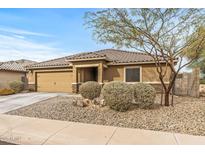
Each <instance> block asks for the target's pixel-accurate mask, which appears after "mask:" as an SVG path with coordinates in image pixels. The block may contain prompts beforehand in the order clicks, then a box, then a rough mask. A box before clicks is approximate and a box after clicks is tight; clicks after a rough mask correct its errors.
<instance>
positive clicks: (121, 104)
mask: <svg viewBox="0 0 205 154" xmlns="http://www.w3.org/2000/svg"><path fill="white" fill-rule="evenodd" d="M102 95H103V98H104V100H105V103H106V105H108V106H109V107H110V108H111V109H113V110H117V111H121V112H123V111H127V110H128V109H129V107H130V105H131V103H132V101H133V90H132V87H131V86H130V85H129V84H127V83H124V82H116V81H112V82H109V83H107V84H105V85H104V87H103V89H102Z"/></svg>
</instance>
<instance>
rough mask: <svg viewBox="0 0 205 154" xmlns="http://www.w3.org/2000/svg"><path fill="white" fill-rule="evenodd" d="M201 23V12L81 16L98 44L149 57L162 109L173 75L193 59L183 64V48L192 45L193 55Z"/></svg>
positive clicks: (152, 11)
mask: <svg viewBox="0 0 205 154" xmlns="http://www.w3.org/2000/svg"><path fill="white" fill-rule="evenodd" d="M204 24H205V16H204V10H203V9H157V8H156V9H104V10H100V11H96V12H87V13H86V15H85V25H86V26H87V27H88V28H91V29H92V30H93V34H94V37H95V38H96V39H97V40H98V41H100V42H103V43H112V44H114V45H115V46H116V47H126V48H131V49H135V50H137V51H139V52H144V53H147V54H148V55H150V56H151V57H152V58H153V60H154V62H155V65H156V70H157V73H158V75H159V80H160V82H161V84H162V86H163V90H164V93H165V99H164V102H165V103H164V104H165V106H169V105H170V103H169V96H170V92H171V90H172V88H173V86H174V82H175V79H176V77H177V74H178V73H179V71H180V70H181V69H182V68H183V67H185V66H187V65H189V64H191V63H192V62H193V60H194V59H196V57H192V58H191V59H188V61H187V62H186V63H183V59H184V57H185V55H186V53H185V52H186V50H185V49H187V47H189V46H191V45H193V44H195V46H196V48H195V49H196V50H195V51H193V52H198V51H197V46H200V45H201V44H202V43H203V39H204V37H205V35H203V36H197V35H194V34H193V33H194V32H195V31H196V29H197V28H198V27H200V26H202V25H204ZM176 63H177V67H176ZM168 70H171V73H168ZM168 74H170V75H169V84H168V85H167V84H166V83H165V77H166V76H167V75H168Z"/></svg>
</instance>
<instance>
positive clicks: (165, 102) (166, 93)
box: [164, 91, 169, 106]
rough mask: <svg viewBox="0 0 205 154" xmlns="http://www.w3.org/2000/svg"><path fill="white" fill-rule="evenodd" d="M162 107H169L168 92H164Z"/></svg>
mask: <svg viewBox="0 0 205 154" xmlns="http://www.w3.org/2000/svg"><path fill="white" fill-rule="evenodd" d="M164 105H165V106H169V92H167V91H166V92H165V97H164Z"/></svg>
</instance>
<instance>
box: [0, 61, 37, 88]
mask: <svg viewBox="0 0 205 154" xmlns="http://www.w3.org/2000/svg"><path fill="white" fill-rule="evenodd" d="M31 64H34V62H33V61H29V60H18V61H8V62H1V63H0V89H2V88H9V83H10V82H12V81H22V82H24V83H25V84H26V83H27V78H26V73H27V70H26V68H25V67H26V66H28V65H31Z"/></svg>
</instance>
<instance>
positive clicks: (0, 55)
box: [0, 28, 66, 61]
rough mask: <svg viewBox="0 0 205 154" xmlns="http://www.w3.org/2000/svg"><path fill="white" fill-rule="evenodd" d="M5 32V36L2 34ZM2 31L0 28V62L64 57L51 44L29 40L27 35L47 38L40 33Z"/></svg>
mask: <svg viewBox="0 0 205 154" xmlns="http://www.w3.org/2000/svg"><path fill="white" fill-rule="evenodd" d="M5 31H6V32H7V33H8V34H5V33H3V32H5ZM5 31H3V29H1V28H0V61H7V60H17V59H30V60H35V61H44V60H48V59H52V58H56V57H62V56H65V55H66V53H65V52H64V51H62V50H61V49H58V48H55V47H53V46H51V44H47V43H42V42H40V43H39V42H38V41H35V40H30V39H28V38H27V35H35V36H39V37H40V36H49V35H46V34H45V35H44V34H42V35H41V34H40V33H35V32H30V31H24V30H17V29H15V32H14V31H13V30H11V31H9V30H8V29H7V30H5Z"/></svg>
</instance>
